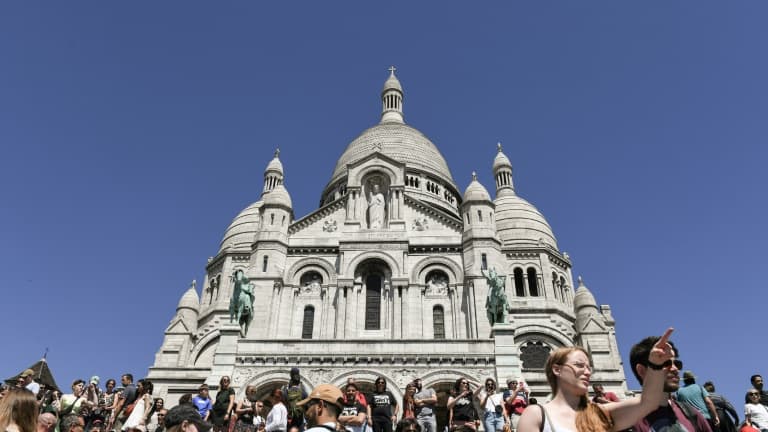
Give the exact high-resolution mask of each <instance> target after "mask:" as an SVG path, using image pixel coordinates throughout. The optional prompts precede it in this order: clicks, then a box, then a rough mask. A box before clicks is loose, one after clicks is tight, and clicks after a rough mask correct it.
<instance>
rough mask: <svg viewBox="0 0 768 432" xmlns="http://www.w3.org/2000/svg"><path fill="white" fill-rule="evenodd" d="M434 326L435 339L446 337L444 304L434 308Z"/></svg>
mask: <svg viewBox="0 0 768 432" xmlns="http://www.w3.org/2000/svg"><path fill="white" fill-rule="evenodd" d="M432 326H433V328H434V333H435V339H445V313H444V312H443V307H442V306H435V307H434V308H432Z"/></svg>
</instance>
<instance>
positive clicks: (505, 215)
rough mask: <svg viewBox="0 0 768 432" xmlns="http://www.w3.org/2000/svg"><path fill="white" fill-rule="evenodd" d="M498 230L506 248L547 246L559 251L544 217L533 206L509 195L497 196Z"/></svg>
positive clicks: (512, 193)
mask: <svg viewBox="0 0 768 432" xmlns="http://www.w3.org/2000/svg"><path fill="white" fill-rule="evenodd" d="M494 204H496V214H495V217H496V230H497V232H498V234H499V238H500V239H501V241H502V243H503V245H504V246H533V245H542V244H547V245H550V246H552V247H553V248H555V249H557V241H555V235H554V234H553V233H552V228H551V227H550V226H549V223H547V220H546V219H544V215H542V214H541V212H540V211H539V210H538V209H537V208H536V207H534V206H533V204H531V203H529V202H528V201H526V200H524V199H523V198H521V197H519V196H517V195H515V193H514V192H512V191H511V190H509V193H507V194H504V195H497V196H496V199H495V200H494Z"/></svg>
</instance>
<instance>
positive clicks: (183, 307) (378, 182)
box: [149, 69, 627, 421]
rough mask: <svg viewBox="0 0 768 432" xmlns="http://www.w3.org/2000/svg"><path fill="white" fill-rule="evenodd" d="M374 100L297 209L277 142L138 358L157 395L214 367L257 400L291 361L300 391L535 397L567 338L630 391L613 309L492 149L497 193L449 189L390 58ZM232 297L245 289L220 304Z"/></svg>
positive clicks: (611, 385)
mask: <svg viewBox="0 0 768 432" xmlns="http://www.w3.org/2000/svg"><path fill="white" fill-rule="evenodd" d="M381 104H382V113H381V119H380V120H379V122H378V124H376V125H375V126H373V127H371V128H369V129H367V130H365V131H363V132H362V133H361V134H360V135H359V136H358V137H357V138H355V139H354V140H353V141H352V142H351V143H349V145H348V146H347V147H346V149H345V150H344V151H343V153H342V154H341V156H340V157H339V158H338V161H337V162H336V166H335V168H334V169H333V174H332V175H331V178H330V179H329V180H328V183H327V185H326V186H325V188H324V189H323V191H322V195H321V197H320V206H319V208H317V209H316V210H315V211H313V212H312V213H310V214H307V215H301V216H299V217H296V215H294V213H293V206H292V201H291V196H290V194H289V191H288V189H287V188H286V187H285V184H284V179H285V178H286V175H288V174H289V173H290V167H287V168H288V169H284V167H283V165H282V163H281V161H280V157H279V152H276V154H275V157H274V159H272V161H271V162H270V163H269V164H268V165H267V167H266V169H265V170H264V187H263V191H262V192H261V194H260V196H256V197H254V198H258V199H257V200H256V201H255V202H254V203H253V204H251V205H249V206H248V207H246V208H244V209H243V210H242V211H241V212H240V213H239V214H238V215H237V216H236V217H235V218H234V220H233V221H232V223H231V224H230V225H229V226H228V227H227V228H226V230H225V231H224V235H223V238H222V241H221V246H220V248H219V250H218V251H217V252H216V254H215V256H213V257H212V258H211V259H210V260H209V262H208V264H207V266H206V268H205V280H204V282H203V283H202V284H201V285H202V287H201V291H200V292H198V290H197V287H196V286H195V285H194V284H193V286H191V287H190V288H189V290H187V292H186V293H185V294H184V295H183V296H182V297H181V299H180V301H179V303H178V306H177V308H176V314H175V316H174V317H173V318H172V320H171V323H170V324H169V326H168V327H167V328H166V330H165V336H164V339H163V343H162V346H161V347H160V348H159V350H158V351H157V354H156V357H155V362H154V365H152V366H151V367H150V372H149V379H151V380H152V381H153V383H154V384H155V395H156V396H159V397H165V398H166V401H167V403H168V404H170V405H172V404H174V402H175V401H176V400H177V399H178V397H179V396H180V395H182V394H184V393H189V392H192V393H194V392H196V389H197V387H198V386H199V385H200V384H202V383H207V384H208V385H209V386H211V388H212V389H214V390H215V389H216V388H217V386H218V383H219V378H220V377H221V376H223V375H229V376H231V377H232V383H233V387H234V388H235V389H236V391H237V392H238V399H240V398H241V397H242V393H243V391H244V388H245V386H246V385H251V384H252V385H255V386H256V387H257V388H258V389H259V390H258V391H259V393H260V394H266V393H267V392H269V391H270V390H271V389H272V388H274V387H276V386H278V385H282V384H284V383H286V382H287V380H288V375H289V371H290V369H291V368H292V367H294V366H297V367H299V368H300V369H301V373H302V383H303V385H304V386H305V387H306V388H307V389H311V388H312V387H313V386H315V385H317V384H320V383H332V384H336V385H340V386H341V385H343V384H344V383H345V382H346V380H347V378H348V377H354V378H356V379H357V381H358V383H361V384H362V387H363V388H366V386H368V387H367V388H370V386H372V383H373V381H374V380H375V378H376V377H378V376H383V377H384V378H385V379H386V380H387V382H388V384H389V385H388V386H387V388H388V389H390V390H391V391H392V392H393V393H394V394H395V396H397V397H401V396H402V392H403V390H404V387H405V384H406V383H408V382H409V381H411V380H412V379H413V378H414V377H420V378H421V379H422V380H423V384H424V386H425V387H431V388H433V389H435V390H436V391H437V392H438V396H439V405H442V406H443V407H444V404H445V399H446V398H447V394H448V392H449V390H450V388H451V386H452V385H453V383H454V382H455V381H456V380H457V378H460V377H461V378H467V379H469V380H470V381H471V382H474V383H481V382H483V381H484V380H485V379H486V378H487V377H492V378H494V379H496V380H497V381H498V382H499V383H500V384H501V386H504V383H505V382H506V381H507V379H508V378H516V379H523V380H524V381H525V382H526V383H527V384H528V386H529V387H530V389H531V395H532V396H535V397H538V398H541V399H545V398H546V397H547V395H548V393H549V387H548V385H547V383H546V378H545V376H544V370H543V367H544V362H545V360H546V358H547V355H548V353H549V352H550V351H551V350H552V349H555V348H558V347H561V346H569V345H573V344H577V345H581V346H583V347H585V348H586V349H587V350H588V351H589V352H590V353H591V355H592V358H593V363H594V369H595V370H594V372H593V378H592V380H593V381H595V382H600V383H603V384H604V386H605V389H606V390H609V391H613V392H615V393H617V394H619V395H624V394H626V393H627V387H626V380H625V376H624V371H623V368H622V362H621V358H620V356H619V351H618V347H617V343H616V335H615V329H614V326H615V322H614V319H613V317H612V316H611V310H610V307H609V306H606V305H598V304H597V302H596V301H595V298H594V296H593V295H592V293H591V292H590V291H589V290H588V289H587V287H586V286H585V285H584V283H583V282H582V281H581V280H579V281H577V282H576V283H574V279H573V276H572V272H571V261H570V259H569V257H568V255H567V254H565V253H563V252H561V251H560V249H559V248H558V245H557V240H556V238H555V235H554V233H553V231H552V228H551V227H550V226H549V224H548V223H547V221H546V219H545V218H544V216H543V215H542V214H541V212H539V211H538V210H537V209H536V207H534V206H533V205H532V204H531V203H529V202H528V201H527V200H525V199H524V198H522V197H521V196H520V195H518V193H517V191H516V189H515V184H514V181H513V170H512V164H511V162H510V160H509V158H508V157H507V156H506V155H505V154H504V152H503V149H502V147H501V145H499V146H498V152H497V154H496V157H495V158H494V159H493V160H492V161H491V160H489V161H488V163H489V166H492V170H493V174H494V177H493V178H494V184H492V185H489V186H491V187H492V188H494V192H495V193H494V195H493V197H492V196H491V194H490V193H489V191H488V189H487V188H486V187H485V186H484V185H482V184H481V183H480V182H479V181H478V180H477V178H476V177H475V176H474V175H473V178H472V179H467V180H469V182H468V183H469V184H468V185H467V186H466V188H465V189H464V192H463V193H461V192H460V189H459V186H458V185H457V183H456V182H455V181H454V179H453V177H452V176H451V171H450V169H449V168H448V165H447V163H446V161H445V159H444V158H443V156H442V154H441V153H440V150H439V149H438V147H437V145H435V143H433V142H432V141H430V140H429V138H427V136H425V135H424V134H423V133H422V132H420V131H419V130H418V129H416V128H414V127H412V126H410V125H408V124H406V122H405V117H404V113H403V88H402V86H401V84H400V81H399V80H398V78H397V77H396V76H395V73H394V69H391V71H390V76H389V78H388V79H387V80H386V82H385V83H384V88H383V90H382V91H381ZM491 273H497V274H498V275H499V276H498V279H496V280H498V281H500V282H501V284H500V285H499V287H500V289H499V291H501V294H503V297H505V303H504V304H503V307H504V312H505V313H504V314H503V319H501V320H499V319H498V318H497V319H493V318H494V317H492V314H491V313H490V311H489V310H488V308H487V306H488V305H489V303H490V302H491V300H493V299H494V298H495V297H493V296H491V295H490V294H489V287H490V286H491V282H492V281H493V279H492V278H489V274H491ZM236 275H237V276H236ZM236 288H237V289H236ZM245 288H247V289H245ZM244 293H245V294H247V295H246V296H245V297H243V295H245V294H244ZM233 296H234V297H235V299H234V300H233ZM238 298H239V299H243V298H245V299H246V300H249V299H250V301H245V306H246V307H245V309H243V308H241V309H243V310H242V311H236V312H237V313H231V308H230V306H232V305H235V304H236V303H237V300H238ZM251 302H252V303H251ZM235 309H236V308H235ZM240 312H242V314H243V316H242V317H241V316H240V315H241V313H240ZM248 322H251V324H252V325H247V324H248ZM443 413H444V410H443ZM438 415H441V411H440V410H438ZM443 421H444V420H443Z"/></svg>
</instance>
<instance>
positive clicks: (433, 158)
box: [331, 123, 456, 187]
mask: <svg viewBox="0 0 768 432" xmlns="http://www.w3.org/2000/svg"><path fill="white" fill-rule="evenodd" d="M376 151H378V152H379V153H381V154H383V155H385V156H387V157H390V158H392V159H394V160H396V161H398V162H402V163H404V164H406V165H407V166H408V168H412V169H417V170H420V171H424V172H425V173H428V174H430V175H433V176H435V177H437V178H439V179H441V180H443V181H446V182H448V183H450V184H451V185H453V186H454V187H456V184H455V183H454V181H453V176H451V171H450V170H449V169H448V164H446V163H445V158H443V155H442V154H440V150H438V149H437V147H436V146H435V145H434V144H433V143H432V141H430V140H429V138H427V137H426V136H425V135H424V134H423V133H421V132H419V131H418V130H417V129H414V128H412V127H410V126H408V125H406V124H403V123H381V124H378V125H376V126H374V127H372V128H370V129H368V130H366V131H365V132H363V133H362V134H360V136H358V137H357V138H355V139H354V140H353V141H352V142H351V143H350V144H349V145H348V146H347V149H346V150H344V153H343V154H342V155H341V157H340V158H339V160H338V162H336V168H334V169H333V175H332V176H331V183H334V182H335V181H336V180H338V179H339V178H341V177H343V176H344V175H346V173H347V165H348V164H351V163H355V162H357V161H359V160H361V159H363V158H365V157H366V156H368V155H370V154H372V153H373V152H376Z"/></svg>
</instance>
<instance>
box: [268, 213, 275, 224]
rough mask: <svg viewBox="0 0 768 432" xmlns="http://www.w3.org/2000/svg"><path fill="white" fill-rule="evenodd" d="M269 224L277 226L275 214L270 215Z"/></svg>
mask: <svg viewBox="0 0 768 432" xmlns="http://www.w3.org/2000/svg"><path fill="white" fill-rule="evenodd" d="M269 224H270V225H274V224H275V214H274V213H270V214H269Z"/></svg>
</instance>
